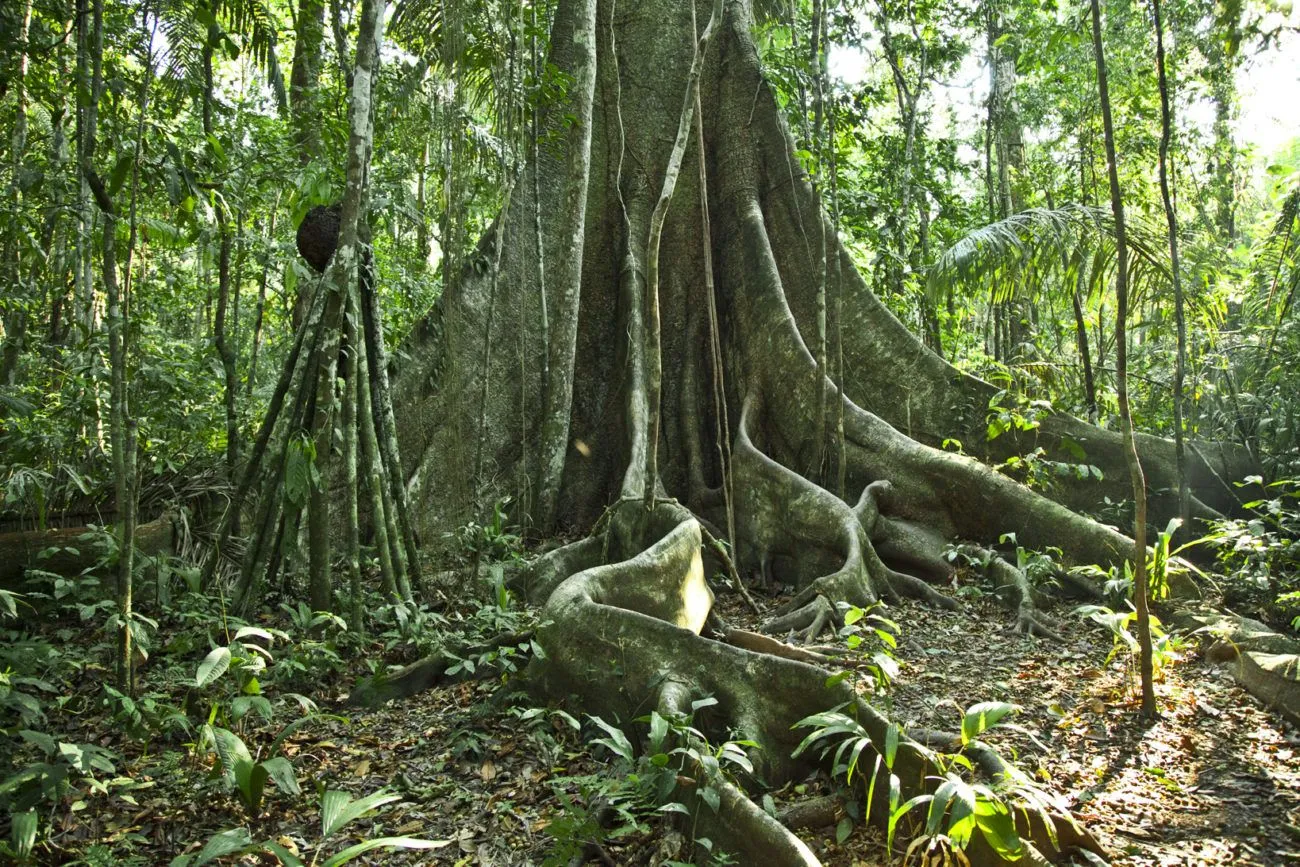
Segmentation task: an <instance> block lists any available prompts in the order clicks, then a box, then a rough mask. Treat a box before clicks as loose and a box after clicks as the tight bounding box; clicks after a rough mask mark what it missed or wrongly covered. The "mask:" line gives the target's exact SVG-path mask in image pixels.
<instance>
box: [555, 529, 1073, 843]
mask: <svg viewBox="0 0 1300 867" xmlns="http://www.w3.org/2000/svg"><path fill="white" fill-rule="evenodd" d="M604 544H605V545H606V546H607V548H608V551H607V553H608V556H609V559H610V561H611V562H609V563H608V564H605V565H599V566H595V567H592V568H589V569H585V570H583V571H580V572H578V573H576V574H574V575H573V576H572V577H570V578H568V579H567V580H566V581H564V582H563V583H562V584H561V585H560V586H559V587H558V588H557V589H556V590H555V591H554V592H553V593H552V594H551V596H550V599H549V601H548V602H547V604H546V608H545V613H544V618H543V619H544V625H543V626H542V627H540V628H539V631H538V637H537V640H538V642H539V643H540V644H541V645H542V646H543V647H544V648H545V650H546V657H545V658H544V659H543V658H538V659H535V660H534V661H533V663H532V667H531V668H530V673H531V674H532V675H533V678H532V683H533V685H534V687H535V688H540V689H542V690H544V692H545V693H546V694H547V695H548V696H552V697H554V696H568V695H576V696H577V697H578V699H579V700H580V701H581V703H582V707H583V708H584V709H586V710H588V711H589V712H592V713H598V714H600V715H602V716H603V717H604V718H605V719H606V720H609V721H612V722H618V723H620V724H624V725H626V724H627V723H628V722H630V721H631V720H634V719H636V718H638V717H640V716H643V715H644V714H646V713H647V712H648V711H649V710H650V709H652V708H654V709H660V710H661V712H674V711H680V710H682V709H684V708H689V707H690V706H691V701H692V700H694V699H697V698H702V697H705V696H712V697H713V698H715V699H716V700H717V704H716V705H715V706H714V707H712V708H708V709H706V711H705V712H702V713H701V715H699V716H697V717H696V719H695V720H693V725H694V726H695V727H696V728H698V729H700V730H701V731H703V732H704V733H705V735H706V736H708V737H709V738H710V739H722V738H725V737H727V736H728V734H729V733H730V732H731V731H735V732H739V733H740V734H741V735H742V736H743V737H745V738H748V739H751V740H753V741H754V742H755V743H756V744H757V747H756V748H754V749H752V750H751V756H750V757H751V760H752V762H753V764H754V767H755V773H754V777H755V779H756V780H757V781H763V782H765V783H768V784H774V785H779V784H781V783H782V782H784V781H787V780H790V779H793V778H795V777H797V776H798V775H800V774H802V773H804V772H806V771H807V770H808V769H809V765H808V761H809V758H810V757H809V756H808V755H804V756H801V757H800V758H798V759H796V758H794V757H793V755H792V754H793V752H794V750H795V747H796V746H797V745H798V743H799V741H800V739H801V737H802V735H803V734H804V732H802V731H799V730H797V729H795V728H794V727H795V726H796V724H797V723H799V722H800V721H801V720H803V719H804V718H806V717H807V716H808V715H810V714H812V713H816V712H819V711H825V710H830V709H832V708H836V707H842V708H845V709H846V711H845V712H847V713H849V714H851V715H852V716H854V717H855V718H856V719H857V720H858V721H859V723H861V725H862V726H863V727H864V729H865V730H866V732H867V733H868V736H869V737H870V740H871V743H872V744H880V745H883V744H885V743H886V740H887V734H886V733H887V730H888V727H889V723H888V721H887V720H886V719H885V718H884V717H883V716H881V715H880V714H879V713H877V712H876V711H875V710H874V709H873V708H872V707H871V706H870V705H868V704H867V703H866V702H865V701H863V700H862V699H861V698H860V697H859V696H857V695H856V693H855V692H854V691H853V688H852V686H850V685H849V684H848V683H847V682H844V681H842V680H838V679H832V678H829V675H830V674H831V672H830V671H829V670H827V669H826V668H823V667H820V666H817V665H811V664H809V663H807V662H804V661H801V660H799V659H791V658H788V655H784V654H783V655H773V654H772V653H768V652H755V651H752V650H747V649H744V648H742V647H736V646H733V645H730V644H725V643H721V642H718V641H712V640H710V639H708V638H704V637H702V636H701V635H700V632H701V630H702V629H703V627H704V624H705V622H706V620H707V619H708V614H709V610H708V609H709V605H710V603H711V601H712V596H711V594H710V593H709V592H708V588H707V586H705V584H704V580H703V574H702V572H703V570H702V565H701V559H700V531H699V526H698V524H697V523H696V521H695V520H694V519H693V518H692V517H691V516H690V514H689V513H688V512H687V511H686V510H685V509H683V508H682V507H680V506H677V505H675V504H670V503H662V504H659V505H657V506H656V508H655V509H654V511H653V512H652V513H649V514H647V513H646V512H645V511H644V509H643V508H642V507H641V506H640V505H639V504H634V503H628V504H622V505H620V506H617V507H615V511H614V513H613V515H612V517H611V520H610V526H609V528H608V529H607V531H606V534H605V536H604ZM705 713H709V714H712V716H707V717H706V716H704V714H705ZM701 717H704V718H701ZM862 761H863V762H866V763H867V766H868V767H869V766H870V765H871V761H874V759H872V760H868V759H867V758H866V756H865V755H864V757H863V759H862ZM892 769H893V772H894V774H896V775H897V777H898V779H899V781H900V785H901V789H902V797H903V798H907V797H910V795H912V794H916V793H918V792H921V791H924V790H925V789H926V787H927V786H931V785H933V783H932V782H931V781H928V780H927V777H928V776H930V775H932V774H934V773H935V771H936V769H935V768H934V767H933V766H932V765H931V763H930V761H929V759H927V757H926V752H925V751H924V750H923V749H922V748H920V747H919V745H917V744H916V742H914V741H912V740H910V739H908V738H906V737H903V738H902V739H901V742H900V743H899V746H898V750H897V753H896V756H895V759H894V762H893V768H892ZM684 773H686V771H684ZM688 776H689V775H688ZM887 777H888V775H887V774H880V775H877V777H876V778H875V779H874V783H873V784H874V785H875V786H877V787H878V790H877V792H876V795H875V797H874V799H873V801H874V804H875V805H876V808H875V811H876V812H877V813H878V815H876V816H873V818H874V819H877V820H878V819H880V818H881V816H882V815H884V814H886V813H887V812H888V806H887V805H888V802H889V795H888V788H889V782H888V779H887ZM696 779H698V778H696ZM710 785H715V782H712V781H711V782H710ZM716 790H717V791H718V792H719V793H720V806H719V809H718V812H717V813H716V815H715V814H713V812H712V810H711V809H710V808H708V807H701V808H700V809H699V812H698V816H699V819H700V820H701V821H702V822H706V823H708V825H709V826H710V827H709V831H708V833H709V835H710V836H712V837H713V838H714V839H715V840H716V841H717V842H719V843H721V844H722V845H723V846H724V847H726V848H727V849H729V850H731V851H733V852H734V853H735V854H737V855H738V856H739V857H740V859H741V861H742V863H763V864H771V865H778V867H780V865H786V864H790V865H800V867H806V865H809V864H815V863H817V862H816V859H815V857H814V856H813V855H812V854H811V852H810V851H809V850H808V849H807V847H806V846H804V845H803V844H802V843H800V842H799V841H798V840H797V838H794V837H793V835H792V834H790V832H789V831H787V830H786V829H784V828H782V827H781V826H780V824H779V823H777V822H776V821H775V820H773V819H771V818H770V817H768V816H767V815H766V814H765V813H764V812H763V811H762V810H760V809H758V808H757V807H756V806H755V805H754V804H753V803H752V802H750V801H749V799H748V798H747V797H746V796H745V795H744V793H743V791H742V790H741V789H740V788H739V787H738V786H737V785H736V784H735V783H734V782H732V781H726V780H722V781H718V782H716ZM882 811H883V812H882ZM1052 824H1053V831H1054V833H1055V834H1056V835H1058V839H1060V840H1062V841H1078V842H1079V844H1080V845H1084V846H1086V847H1087V848H1095V844H1094V843H1091V839H1090V838H1087V837H1086V834H1082V832H1079V831H1077V830H1076V826H1075V825H1074V823H1073V820H1072V819H1070V817H1068V816H1066V815H1064V814H1060V815H1057V816H1053V817H1052ZM1024 837H1025V840H1026V842H1032V844H1033V845H1035V846H1037V847H1038V848H1039V849H1040V850H1044V851H1050V850H1048V849H1046V848H1045V847H1047V846H1048V845H1050V844H1049V843H1048V841H1049V839H1050V835H1049V834H1048V833H1047V829H1046V827H1045V826H1041V823H1040V827H1034V826H1033V823H1032V822H1027V823H1025V828H1024ZM971 854H972V857H973V863H983V864H994V863H999V861H998V859H997V856H996V855H995V853H993V852H992V851H991V850H987V851H984V852H981V851H980V849H979V844H978V843H973V845H972V849H971Z"/></svg>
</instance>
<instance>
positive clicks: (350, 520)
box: [343, 282, 365, 634]
mask: <svg viewBox="0 0 1300 867" xmlns="http://www.w3.org/2000/svg"><path fill="white" fill-rule="evenodd" d="M358 300H359V299H358V298H357V292H356V283H355V282H353V284H352V285H351V286H350V287H349V291H348V299H347V309H346V311H345V312H344V315H343V329H344V343H345V344H346V355H345V356H344V363H343V370H344V376H343V379H344V383H345V385H344V388H343V559H344V572H345V573H346V574H347V577H348V603H349V605H348V626H349V627H350V628H351V630H352V631H353V632H354V633H357V634H362V633H363V632H364V625H365V620H364V611H365V607H364V605H363V599H362V595H361V531H360V514H359V512H358V509H357V385H358V383H357V379H358V374H357V367H358V365H357V352H358V351H359V350H358V347H359V346H360V341H359V340H358V331H357V321H358V318H359V317H358V315H357V314H358V313H360V310H358V309H357V301H358Z"/></svg>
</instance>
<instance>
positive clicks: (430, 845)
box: [170, 781, 451, 867]
mask: <svg viewBox="0 0 1300 867" xmlns="http://www.w3.org/2000/svg"><path fill="white" fill-rule="evenodd" d="M277 782H278V781H277ZM401 797H402V796H401V795H395V794H392V793H390V792H388V791H387V790H383V789H381V790H380V791H378V792H374V793H372V794H370V795H367V796H365V797H363V798H356V799H354V798H353V797H352V796H351V795H349V794H348V793H347V792H341V791H338V790H335V789H326V790H324V792H322V794H321V805H320V814H321V839H320V845H321V846H323V845H324V844H325V843H327V842H329V840H330V839H331V838H333V837H335V836H336V835H338V834H339V832H341V831H342V830H343V829H344V828H345V827H346V826H347V825H349V824H351V823H352V822H354V821H356V820H357V819H359V818H361V817H362V816H364V815H365V814H367V813H370V812H373V811H375V810H378V809H380V808H381V807H383V806H384V805H386V804H390V803H392V802H393V801H399V800H401ZM450 843H451V841H450V840H422V839H419V838H416V837H375V838H371V839H366V840H362V841H361V842H360V843H356V844H354V845H352V846H348V847H347V848H345V849H342V850H340V851H338V852H335V853H334V854H333V855H330V856H328V857H326V858H324V860H321V854H322V853H321V851H320V848H318V849H317V853H316V855H315V857H313V858H312V860H311V861H309V862H308V861H303V860H302V858H300V857H299V856H298V855H297V854H295V853H294V852H291V851H289V849H287V848H286V847H285V846H284V845H283V844H281V843H279V842H277V841H275V840H267V841H266V842H265V843H262V844H260V845H259V844H255V843H254V842H253V839H252V836H251V835H250V834H249V833H248V831H247V829H244V828H232V829H230V830H226V831H221V832H219V833H217V834H214V835H213V836H212V837H211V838H210V839H209V840H208V841H207V843H206V844H204V846H203V848H202V849H200V850H199V851H198V852H197V853H195V854H193V855H179V856H177V857H176V858H173V859H172V861H171V864H170V867H201V865H204V864H208V863H210V862H212V861H214V860H216V859H217V858H221V857H225V856H226V855H234V854H245V853H249V852H254V851H256V852H265V853H267V854H269V855H271V856H273V857H274V858H276V859H278V860H279V863H281V864H283V865H285V867H316V865H317V864H319V865H320V867H341V865H343V864H347V863H348V862H349V861H352V860H354V859H356V858H359V857H360V856H362V855H364V854H366V853H367V852H372V851H374V850H376V849H441V848H443V847H445V846H447V845H449V844H450Z"/></svg>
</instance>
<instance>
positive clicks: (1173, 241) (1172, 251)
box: [1151, 0, 1192, 533]
mask: <svg viewBox="0 0 1300 867" xmlns="http://www.w3.org/2000/svg"><path fill="white" fill-rule="evenodd" d="M1151 14H1152V18H1153V19H1154V23H1155V28H1156V75H1157V78H1158V79H1159V83H1160V200H1161V202H1162V204H1163V205H1164V209H1165V226H1166V228H1167V230H1168V232H1167V234H1168V237H1169V270H1170V272H1171V274H1172V276H1173V284H1174V322H1175V327H1176V328H1177V330H1178V354H1177V356H1176V357H1175V359H1174V454H1175V457H1176V460H1177V461H1178V517H1179V519H1180V520H1181V521H1182V529H1183V532H1184V533H1188V532H1190V531H1191V529H1192V527H1191V520H1192V516H1191V488H1190V486H1189V485H1188V483H1187V453H1186V449H1187V445H1186V442H1185V440H1186V437H1187V431H1186V430H1185V428H1184V409H1183V407H1184V402H1185V401H1186V397H1187V396H1186V393H1185V391H1184V388H1183V381H1184V378H1185V377H1186V375H1187V319H1186V315H1185V313H1184V299H1183V277H1182V261H1181V257H1180V256H1179V251H1178V214H1177V212H1176V211H1175V210H1174V196H1173V192H1172V190H1171V185H1170V180H1169V175H1170V169H1169V163H1170V157H1169V143H1170V139H1171V138H1172V137H1173V126H1174V119H1173V109H1172V107H1171V104H1172V98H1171V94H1170V90H1171V88H1170V84H1169V75H1168V72H1167V70H1166V68H1165V66H1166V62H1165V34H1164V26H1163V24H1162V22H1161V18H1160V0H1151Z"/></svg>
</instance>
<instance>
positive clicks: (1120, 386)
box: [1091, 0, 1156, 718]
mask: <svg viewBox="0 0 1300 867" xmlns="http://www.w3.org/2000/svg"><path fill="white" fill-rule="evenodd" d="M1091 3H1092V50H1093V53H1094V55H1095V57H1096V63H1097V94H1098V96H1099V98H1100V100H1101V118H1102V125H1103V128H1104V130H1105V137H1106V170H1107V175H1108V178H1109V181H1110V209H1111V213H1112V214H1114V217H1115V248H1116V253H1115V257H1116V263H1115V390H1116V391H1117V392H1118V394H1119V416H1120V421H1121V423H1122V424H1123V426H1124V455H1125V458H1126V461H1127V463H1128V471H1129V479H1130V482H1131V484H1132V485H1133V548H1132V552H1133V600H1134V604H1135V605H1136V607H1137V631H1138V646H1139V649H1140V652H1139V655H1140V661H1139V667H1140V670H1141V675H1142V715H1143V716H1144V717H1148V718H1150V717H1154V716H1155V715H1156V693H1155V686H1154V677H1153V674H1152V652H1151V612H1150V609H1149V604H1150V591H1149V589H1148V588H1147V572H1146V563H1147V546H1146V537H1147V489H1146V477H1145V476H1144V475H1143V472H1142V461H1141V458H1140V457H1139V456H1138V450H1137V442H1136V439H1135V438H1134V435H1133V408H1132V406H1131V404H1130V402H1129V388H1128V313H1129V291H1128V290H1129V286H1128V278H1129V273H1128V242H1127V238H1126V234H1125V225H1124V196H1123V192H1122V191H1121V189H1120V185H1119V161H1118V158H1117V157H1116V154H1115V122H1114V119H1113V118H1112V116H1111V110H1110V88H1109V86H1108V82H1107V80H1106V55H1105V52H1104V50H1103V45H1102V38H1101V4H1100V2H1099V0H1091Z"/></svg>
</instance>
